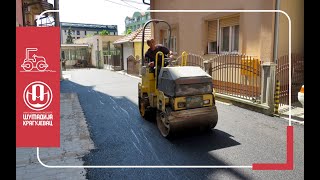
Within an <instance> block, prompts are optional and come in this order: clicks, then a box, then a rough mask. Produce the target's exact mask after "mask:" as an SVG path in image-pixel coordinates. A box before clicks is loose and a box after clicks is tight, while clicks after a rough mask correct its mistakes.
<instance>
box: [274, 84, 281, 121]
mask: <svg viewBox="0 0 320 180" xmlns="http://www.w3.org/2000/svg"><path fill="white" fill-rule="evenodd" d="M279 95H280V81H279V80H277V82H276V92H275V95H274V102H275V104H274V114H275V115H276V116H277V115H279Z"/></svg>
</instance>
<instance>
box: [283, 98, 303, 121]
mask: <svg viewBox="0 0 320 180" xmlns="http://www.w3.org/2000/svg"><path fill="white" fill-rule="evenodd" d="M279 116H280V117H281V118H285V119H289V106H288V105H284V106H280V107H279ZM291 120H293V122H296V123H299V124H304V108H303V107H301V105H300V104H298V103H296V104H292V105H291Z"/></svg>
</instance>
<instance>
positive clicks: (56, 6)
mask: <svg viewBox="0 0 320 180" xmlns="http://www.w3.org/2000/svg"><path fill="white" fill-rule="evenodd" d="M53 3H54V5H53V6H54V10H59V0H54V2H53ZM59 15H60V13H59V12H56V13H54V25H55V26H56V27H59V28H60V18H59ZM59 32H60V33H61V30H60V31H59ZM59 44H60V48H59V49H61V35H60V43H59ZM60 52H61V50H60ZM60 52H59V61H60V80H63V76H62V61H61V57H60V56H61V53H60Z"/></svg>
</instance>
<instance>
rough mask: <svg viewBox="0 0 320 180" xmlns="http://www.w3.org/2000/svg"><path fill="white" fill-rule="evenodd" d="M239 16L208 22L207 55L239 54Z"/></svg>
mask: <svg viewBox="0 0 320 180" xmlns="http://www.w3.org/2000/svg"><path fill="white" fill-rule="evenodd" d="M239 19H240V16H233V17H230V18H221V19H217V20H213V21H208V37H207V42H208V53H209V54H210V53H214V54H215V53H217V54H219V53H238V52H239V29H240V26H239Z"/></svg>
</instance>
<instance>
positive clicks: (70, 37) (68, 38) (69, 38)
mask: <svg viewBox="0 0 320 180" xmlns="http://www.w3.org/2000/svg"><path fill="white" fill-rule="evenodd" d="M66 43H67V44H73V39H72V36H71V28H69V29H68V36H67V42H66Z"/></svg>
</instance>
